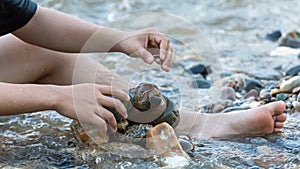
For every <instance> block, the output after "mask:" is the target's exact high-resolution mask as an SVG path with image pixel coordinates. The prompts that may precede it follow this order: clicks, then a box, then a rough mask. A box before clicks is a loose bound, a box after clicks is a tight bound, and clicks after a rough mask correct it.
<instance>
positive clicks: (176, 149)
mask: <svg viewBox="0 0 300 169" xmlns="http://www.w3.org/2000/svg"><path fill="white" fill-rule="evenodd" d="M146 147H147V149H148V150H150V151H154V152H155V153H156V154H157V155H159V156H162V157H164V158H169V159H170V158H171V157H174V158H175V157H181V158H184V159H185V160H186V161H189V160H190V157H189V156H188V155H187V154H186V153H185V152H184V151H183V149H182V147H181V145H180V143H179V141H178V139H177V137H176V135H175V132H174V130H173V128H172V127H171V126H170V125H169V124H168V123H166V122H163V123H160V124H158V125H156V126H155V127H153V128H152V129H151V130H150V131H149V132H148V133H147V136H146Z"/></svg>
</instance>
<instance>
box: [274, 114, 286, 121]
mask: <svg viewBox="0 0 300 169" xmlns="http://www.w3.org/2000/svg"><path fill="white" fill-rule="evenodd" d="M275 117H276V121H277V122H284V121H285V120H286V114H285V113H282V114H280V115H278V116H275Z"/></svg>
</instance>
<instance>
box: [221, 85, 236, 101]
mask: <svg viewBox="0 0 300 169" xmlns="http://www.w3.org/2000/svg"><path fill="white" fill-rule="evenodd" d="M221 98H222V99H223V100H227V99H229V100H235V91H234V90H233V88H231V87H224V88H223V89H222V91H221Z"/></svg>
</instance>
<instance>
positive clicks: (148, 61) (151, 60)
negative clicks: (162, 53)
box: [145, 56, 154, 64]
mask: <svg viewBox="0 0 300 169" xmlns="http://www.w3.org/2000/svg"><path fill="white" fill-rule="evenodd" d="M145 61H146V63H148V64H152V63H153V61H154V58H153V57H152V56H148V57H147V58H146V59H145Z"/></svg>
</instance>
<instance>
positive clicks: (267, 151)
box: [256, 146, 272, 155]
mask: <svg viewBox="0 0 300 169" xmlns="http://www.w3.org/2000/svg"><path fill="white" fill-rule="evenodd" d="M256 151H257V152H258V153H259V154H262V155H269V154H271V153H272V150H271V148H270V147H268V146H258V147H257V148H256Z"/></svg>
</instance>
